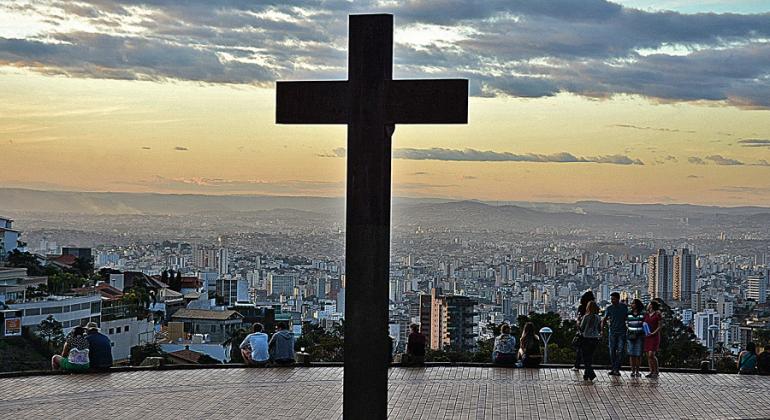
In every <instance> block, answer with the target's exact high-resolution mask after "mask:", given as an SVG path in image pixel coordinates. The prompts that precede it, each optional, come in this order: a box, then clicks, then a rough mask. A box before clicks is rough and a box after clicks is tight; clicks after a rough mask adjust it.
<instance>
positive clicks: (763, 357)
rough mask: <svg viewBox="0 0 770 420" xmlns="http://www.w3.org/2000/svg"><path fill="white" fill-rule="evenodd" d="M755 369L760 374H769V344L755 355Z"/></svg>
mask: <svg viewBox="0 0 770 420" xmlns="http://www.w3.org/2000/svg"><path fill="white" fill-rule="evenodd" d="M757 371H758V373H759V374H760V375H770V346H767V345H766V346H765V348H764V349H763V350H762V353H759V355H758V356H757Z"/></svg>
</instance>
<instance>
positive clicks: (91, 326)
mask: <svg viewBox="0 0 770 420" xmlns="http://www.w3.org/2000/svg"><path fill="white" fill-rule="evenodd" d="M86 333H87V335H86V339H88V353H89V357H90V359H91V370H96V371H106V370H109V369H110V368H111V367H112V343H111V342H110V339H109V338H107V336H106V335H104V334H102V333H100V332H99V326H98V325H97V324H96V322H89V323H88V324H86Z"/></svg>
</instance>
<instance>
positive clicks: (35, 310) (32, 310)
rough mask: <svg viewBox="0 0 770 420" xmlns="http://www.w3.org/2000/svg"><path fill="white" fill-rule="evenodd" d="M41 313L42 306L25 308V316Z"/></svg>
mask: <svg viewBox="0 0 770 420" xmlns="http://www.w3.org/2000/svg"><path fill="white" fill-rule="evenodd" d="M33 315H40V308H29V309H25V310H24V316H33Z"/></svg>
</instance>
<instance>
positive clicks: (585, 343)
mask: <svg viewBox="0 0 770 420" xmlns="http://www.w3.org/2000/svg"><path fill="white" fill-rule="evenodd" d="M586 312H587V313H586V315H585V316H583V319H582V320H581V321H580V334H581V335H582V337H583V338H582V340H581V346H582V354H583V366H585V371H584V372H583V380H587V381H593V380H594V379H595V378H596V373H595V372H594V368H593V361H594V351H595V350H596V346H597V345H598V344H599V336H600V335H601V331H602V319H601V317H599V306H598V305H597V304H596V302H595V301H593V300H592V301H590V302H588V305H587V306H586Z"/></svg>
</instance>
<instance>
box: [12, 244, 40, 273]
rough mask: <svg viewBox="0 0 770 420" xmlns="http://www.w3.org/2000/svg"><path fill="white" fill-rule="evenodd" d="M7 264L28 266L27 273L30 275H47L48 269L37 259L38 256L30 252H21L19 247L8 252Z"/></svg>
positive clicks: (16, 266)
mask: <svg viewBox="0 0 770 420" xmlns="http://www.w3.org/2000/svg"><path fill="white" fill-rule="evenodd" d="M6 266H8V267H15V268H26V269H27V275H30V276H45V275H46V274H47V273H46V269H45V267H43V266H42V265H41V264H40V262H39V261H38V260H37V257H36V256H34V255H32V254H30V253H29V252H20V251H19V250H18V249H14V250H13V251H12V252H10V253H8V260H7V261H6Z"/></svg>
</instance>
